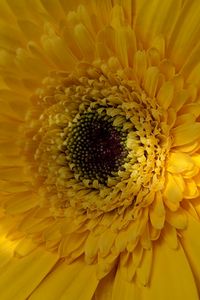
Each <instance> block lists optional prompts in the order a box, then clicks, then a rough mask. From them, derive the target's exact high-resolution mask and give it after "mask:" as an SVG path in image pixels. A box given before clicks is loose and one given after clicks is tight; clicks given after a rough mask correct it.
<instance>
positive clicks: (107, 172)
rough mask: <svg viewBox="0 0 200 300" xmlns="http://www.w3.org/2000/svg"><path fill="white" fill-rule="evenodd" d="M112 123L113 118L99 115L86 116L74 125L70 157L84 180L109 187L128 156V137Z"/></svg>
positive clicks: (69, 140)
mask: <svg viewBox="0 0 200 300" xmlns="http://www.w3.org/2000/svg"><path fill="white" fill-rule="evenodd" d="M112 123H113V118H112V117H109V116H107V115H106V114H103V115H100V114H98V113H97V112H86V113H83V114H81V115H80V116H79V118H78V119H77V120H75V121H74V122H73V123H72V126H71V128H70V132H69V136H68V139H67V151H66V153H67V154H68V159H69V163H70V165H71V166H72V169H73V171H75V173H78V174H79V175H80V177H79V179H80V180H81V179H83V178H84V179H89V180H91V181H93V180H98V181H99V183H102V184H106V181H107V179H108V176H114V175H115V173H117V172H118V171H119V170H120V168H121V167H122V164H123V162H124V159H125V157H126V156H127V154H128V151H127V149H126V146H125V142H126V133H125V132H123V131H122V129H121V128H120V126H118V127H116V126H113V124H112Z"/></svg>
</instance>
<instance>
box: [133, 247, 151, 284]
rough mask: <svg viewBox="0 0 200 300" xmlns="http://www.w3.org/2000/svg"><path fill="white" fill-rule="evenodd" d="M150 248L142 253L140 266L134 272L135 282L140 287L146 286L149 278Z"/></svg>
mask: <svg viewBox="0 0 200 300" xmlns="http://www.w3.org/2000/svg"><path fill="white" fill-rule="evenodd" d="M152 255H153V250H152V248H151V249H149V250H145V251H144V252H143V257H142V261H141V264H140V266H139V267H138V269H137V270H136V274H137V281H138V283H139V284H140V285H141V286H147V284H148V283H149V281H150V278H151V268H152V258H153V257H152Z"/></svg>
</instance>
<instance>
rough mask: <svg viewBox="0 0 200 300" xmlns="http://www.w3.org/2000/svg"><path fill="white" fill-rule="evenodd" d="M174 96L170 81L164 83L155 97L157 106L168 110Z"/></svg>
mask: <svg viewBox="0 0 200 300" xmlns="http://www.w3.org/2000/svg"><path fill="white" fill-rule="evenodd" d="M173 96H174V85H173V83H172V82H171V81H167V82H165V83H164V84H163V85H162V86H161V88H160V90H159V92H158V95H157V100H158V104H160V106H161V107H163V108H164V109H168V107H169V106H170V104H171V102H172V100H173Z"/></svg>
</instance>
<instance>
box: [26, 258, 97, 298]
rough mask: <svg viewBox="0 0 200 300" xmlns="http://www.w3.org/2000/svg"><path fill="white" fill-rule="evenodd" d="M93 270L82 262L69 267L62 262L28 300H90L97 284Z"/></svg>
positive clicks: (93, 267)
mask: <svg viewBox="0 0 200 300" xmlns="http://www.w3.org/2000/svg"><path fill="white" fill-rule="evenodd" d="M95 268H96V266H95V265H87V264H85V262H84V261H83V260H78V261H76V262H74V263H72V264H70V265H67V264H66V263H65V262H63V261H62V262H61V264H59V265H58V266H57V267H56V268H55V269H54V270H53V272H51V273H50V274H49V276H47V277H46V278H45V279H44V280H43V282H42V284H41V285H40V286H39V287H38V288H37V289H36V290H35V291H34V292H33V294H32V295H31V297H30V300H41V299H48V300H55V299H60V300H65V299H70V300H91V298H92V296H93V294H94V292H95V290H96V287H97V284H98V281H97V279H96V275H95ZM88 283H90V284H88Z"/></svg>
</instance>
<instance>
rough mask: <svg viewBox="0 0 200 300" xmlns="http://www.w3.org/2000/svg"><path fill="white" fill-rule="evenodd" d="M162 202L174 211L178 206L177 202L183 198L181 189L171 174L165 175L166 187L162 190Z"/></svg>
mask: <svg viewBox="0 0 200 300" xmlns="http://www.w3.org/2000/svg"><path fill="white" fill-rule="evenodd" d="M163 195H164V202H165V204H166V205H167V207H168V208H169V209H171V210H172V211H175V210H177V209H178V207H179V202H180V201H181V200H182V199H183V195H182V191H181V188H180V187H179V185H178V184H177V183H176V181H175V179H174V177H173V176H172V175H171V174H168V175H167V178H166V187H165V190H164V194H163Z"/></svg>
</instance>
